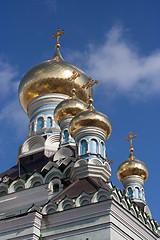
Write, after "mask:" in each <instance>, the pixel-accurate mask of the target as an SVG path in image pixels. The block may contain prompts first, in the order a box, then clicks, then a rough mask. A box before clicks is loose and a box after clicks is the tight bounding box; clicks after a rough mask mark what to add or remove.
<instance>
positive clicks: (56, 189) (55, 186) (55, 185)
mask: <svg viewBox="0 0 160 240" xmlns="http://www.w3.org/2000/svg"><path fill="white" fill-rule="evenodd" d="M58 191H59V185H58V184H54V186H53V192H58Z"/></svg>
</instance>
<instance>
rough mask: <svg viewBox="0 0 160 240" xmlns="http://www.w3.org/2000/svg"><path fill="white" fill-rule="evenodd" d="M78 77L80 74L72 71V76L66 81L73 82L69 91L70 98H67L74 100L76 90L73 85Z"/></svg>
mask: <svg viewBox="0 0 160 240" xmlns="http://www.w3.org/2000/svg"><path fill="white" fill-rule="evenodd" d="M80 76H81V74H80V73H77V72H76V71H73V72H72V75H71V76H70V77H69V78H67V80H68V81H70V82H73V86H72V89H71V96H70V97H69V98H73V99H74V98H75V97H76V95H75V93H76V89H75V87H74V85H75V84H74V82H75V80H76V78H77V77H80Z"/></svg>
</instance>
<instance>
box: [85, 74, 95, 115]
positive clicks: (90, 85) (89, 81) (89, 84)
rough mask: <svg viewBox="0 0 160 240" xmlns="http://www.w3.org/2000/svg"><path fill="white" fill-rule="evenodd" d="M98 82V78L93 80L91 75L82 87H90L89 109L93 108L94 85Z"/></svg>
mask: <svg viewBox="0 0 160 240" xmlns="http://www.w3.org/2000/svg"><path fill="white" fill-rule="evenodd" d="M97 83H98V80H92V78H91V77H89V78H88V82H87V83H86V84H84V85H83V86H82V88H86V89H88V88H89V98H88V105H89V110H90V111H92V110H93V106H92V104H93V98H92V87H93V86H94V85H95V84H97Z"/></svg>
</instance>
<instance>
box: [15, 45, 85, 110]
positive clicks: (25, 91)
mask: <svg viewBox="0 0 160 240" xmlns="http://www.w3.org/2000/svg"><path fill="white" fill-rule="evenodd" d="M73 71H75V72H77V73H79V74H80V77H77V78H76V79H75V82H74V87H75V89H76V94H77V97H78V98H80V99H81V100H83V101H84V102H86V101H87V97H88V92H89V90H88V89H84V88H82V85H84V84H86V83H87V82H88V77H87V76H86V75H85V73H84V72H83V71H82V70H80V69H79V68H77V67H76V66H74V65H72V64H71V63H68V62H66V61H64V59H63V58H62V56H61V54H60V51H59V49H57V50H56V52H55V55H54V57H53V58H52V59H51V60H48V61H45V62H42V63H40V64H38V65H37V66H35V67H33V68H32V69H31V70H29V71H28V72H27V73H26V74H25V75H24V77H23V78H22V80H21V82H20V85H19V99H20V102H21V105H22V107H23V108H24V110H25V111H27V106H28V104H29V102H30V101H31V100H32V99H33V98H35V97H37V96H39V95H42V94H46V93H62V94H66V95H70V90H71V89H72V82H71V81H68V80H67V78H69V77H71V75H72V72H73Z"/></svg>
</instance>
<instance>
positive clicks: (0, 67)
mask: <svg viewBox="0 0 160 240" xmlns="http://www.w3.org/2000/svg"><path fill="white" fill-rule="evenodd" d="M17 75H18V72H17V70H16V68H15V67H13V66H12V65H11V64H9V63H7V62H6V61H5V60H4V59H3V58H2V57H0V98H3V97H6V96H7V97H8V95H12V94H13V93H15V91H16V88H17V86H18V82H17V81H16V80H15V78H16V77H17Z"/></svg>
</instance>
